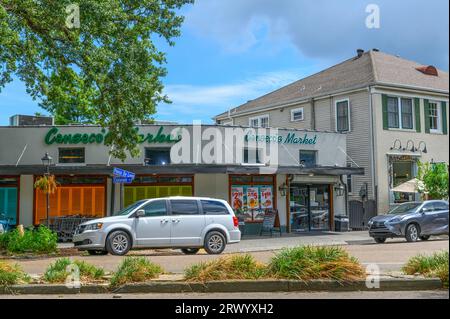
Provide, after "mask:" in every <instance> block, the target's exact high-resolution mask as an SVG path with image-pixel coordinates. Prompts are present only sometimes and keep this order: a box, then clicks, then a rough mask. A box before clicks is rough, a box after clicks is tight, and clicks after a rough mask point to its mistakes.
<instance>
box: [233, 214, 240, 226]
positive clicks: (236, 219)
mask: <svg viewBox="0 0 450 319" xmlns="http://www.w3.org/2000/svg"><path fill="white" fill-rule="evenodd" d="M233 224H234V227H238V226H239V219H238V218H237V217H236V216H233Z"/></svg>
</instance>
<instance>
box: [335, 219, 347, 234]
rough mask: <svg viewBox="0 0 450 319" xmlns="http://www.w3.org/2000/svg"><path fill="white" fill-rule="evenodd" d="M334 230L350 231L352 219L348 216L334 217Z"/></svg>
mask: <svg viewBox="0 0 450 319" xmlns="http://www.w3.org/2000/svg"><path fill="white" fill-rule="evenodd" d="M334 230H335V231H337V232H347V231H350V221H349V219H348V217H347V216H335V217H334Z"/></svg>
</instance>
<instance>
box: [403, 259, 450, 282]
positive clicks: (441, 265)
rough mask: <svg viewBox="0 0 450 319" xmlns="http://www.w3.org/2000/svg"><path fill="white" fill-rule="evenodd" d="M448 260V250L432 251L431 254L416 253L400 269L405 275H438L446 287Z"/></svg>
mask: <svg viewBox="0 0 450 319" xmlns="http://www.w3.org/2000/svg"><path fill="white" fill-rule="evenodd" d="M448 262H449V259H448V251H445V252H439V253H434V254H433V255H432V256H423V255H418V256H414V257H412V258H411V259H410V260H408V262H407V263H406V264H405V266H403V269H402V270H403V272H404V273H405V274H407V275H416V274H420V275H424V276H427V277H438V278H440V279H441V281H442V283H443V285H444V287H448Z"/></svg>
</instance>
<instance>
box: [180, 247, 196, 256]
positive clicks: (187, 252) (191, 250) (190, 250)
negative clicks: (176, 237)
mask: <svg viewBox="0 0 450 319" xmlns="http://www.w3.org/2000/svg"><path fill="white" fill-rule="evenodd" d="M199 250H200V249H198V248H183V249H181V251H182V252H183V254H185V255H195V254H196V253H198V251H199Z"/></svg>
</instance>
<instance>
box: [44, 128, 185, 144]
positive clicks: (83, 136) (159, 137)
mask: <svg viewBox="0 0 450 319" xmlns="http://www.w3.org/2000/svg"><path fill="white" fill-rule="evenodd" d="M136 131H139V128H136ZM163 131H164V126H161V127H160V128H159V129H158V132H157V133H156V134H151V133H148V134H146V135H145V134H139V143H140V144H143V143H148V144H163V143H169V144H173V143H177V142H179V141H180V140H181V137H180V136H178V137H174V136H172V135H170V134H164V133H163ZM109 139H110V135H109V133H108V132H106V130H105V129H102V130H101V131H100V133H73V134H62V133H60V131H59V128H57V127H53V128H51V129H50V130H49V131H48V132H47V134H46V135H45V140H44V141H45V144H47V145H52V144H69V145H73V144H106V143H107V142H108V141H109Z"/></svg>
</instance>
